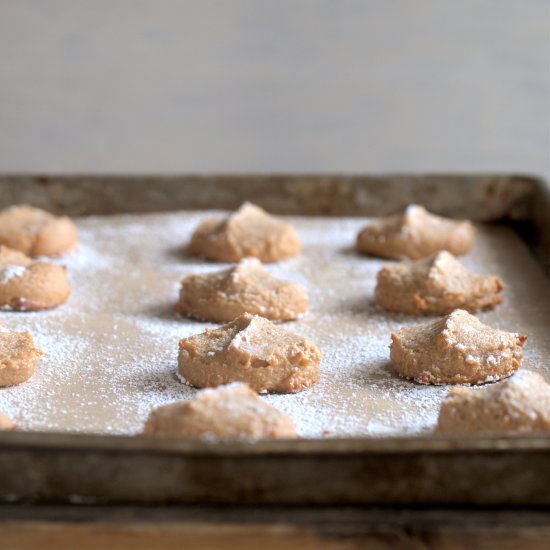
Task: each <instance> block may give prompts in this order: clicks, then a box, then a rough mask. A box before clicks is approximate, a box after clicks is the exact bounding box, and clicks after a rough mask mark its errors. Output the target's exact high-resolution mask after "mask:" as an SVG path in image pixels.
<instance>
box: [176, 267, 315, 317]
mask: <svg viewBox="0 0 550 550" xmlns="http://www.w3.org/2000/svg"><path fill="white" fill-rule="evenodd" d="M307 308H308V300H307V294H306V291H305V290H304V288H303V287H302V286H300V285H298V284H296V283H291V282H289V281H282V280H280V279H277V278H275V277H273V275H271V274H270V273H268V272H267V271H266V270H265V269H264V268H263V266H262V264H261V262H260V261H259V260H257V259H256V258H245V259H244V260H241V261H240V262H239V263H238V264H237V265H236V266H234V267H231V268H230V269H224V270H222V271H217V272H215V273H205V274H199V275H189V277H186V278H185V279H184V280H183V281H182V283H181V290H180V299H179V302H178V303H177V304H176V306H175V310H176V311H177V312H178V313H181V314H182V315H187V316H189V317H194V318H195V319H200V320H202V321H213V322H220V323H223V322H227V321H232V320H233V319H235V317H238V316H239V315H241V314H242V313H252V314H259V315H261V316H262V317H265V318H266V319H271V320H272V321H287V320H289V319H296V317H298V316H300V315H302V314H304V313H305V312H306V311H307Z"/></svg>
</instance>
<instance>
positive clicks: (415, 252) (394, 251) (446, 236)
mask: <svg viewBox="0 0 550 550" xmlns="http://www.w3.org/2000/svg"><path fill="white" fill-rule="evenodd" d="M474 238H475V229H474V227H473V226H472V224H471V223H470V222H469V221H464V220H460V221H457V220H451V219H448V218H442V217H440V216H435V215H433V214H430V213H429V212H428V211H427V210H426V209H425V208H423V207H422V206H417V205H414V204H413V205H410V206H408V207H407V209H406V210H405V211H404V212H403V213H402V214H396V215H393V216H388V217H387V218H384V219H382V220H380V221H376V222H373V223H371V224H369V225H367V226H366V227H364V228H363V229H362V230H361V231H360V233H359V235H358V236H357V250H359V252H364V253H365V254H371V255H373V256H380V257H382V258H391V259H396V260H398V259H400V258H403V257H408V258H411V259H413V260H418V259H420V258H425V257H426V256H429V255H431V254H434V253H435V252H439V251H440V250H448V251H449V252H451V253H452V254H454V255H455V256H460V255H462V254H466V253H467V252H469V250H470V249H471V248H472V246H473V244H474Z"/></svg>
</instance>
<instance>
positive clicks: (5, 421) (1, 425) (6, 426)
mask: <svg viewBox="0 0 550 550" xmlns="http://www.w3.org/2000/svg"><path fill="white" fill-rule="evenodd" d="M15 428H16V426H15V423H14V422H13V421H12V420H11V418H8V417H7V416H6V415H5V414H3V413H1V412H0V432H2V431H4V432H9V431H12V430H15Z"/></svg>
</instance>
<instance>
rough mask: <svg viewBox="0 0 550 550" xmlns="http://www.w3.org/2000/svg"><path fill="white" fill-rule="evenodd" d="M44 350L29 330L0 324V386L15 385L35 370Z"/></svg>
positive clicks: (27, 377) (23, 380)
mask: <svg viewBox="0 0 550 550" xmlns="http://www.w3.org/2000/svg"><path fill="white" fill-rule="evenodd" d="M41 355H42V351H40V350H39V349H38V348H37V347H35V345H34V342H33V339H32V336H31V335H30V333H28V332H13V331H11V330H9V329H8V328H6V326H5V325H0V386H1V387H3V386H14V385H15V384H21V382H25V381H26V380H28V379H29V378H30V377H31V376H32V375H33V374H34V372H35V370H36V365H37V363H38V360H39V359H40V356H41Z"/></svg>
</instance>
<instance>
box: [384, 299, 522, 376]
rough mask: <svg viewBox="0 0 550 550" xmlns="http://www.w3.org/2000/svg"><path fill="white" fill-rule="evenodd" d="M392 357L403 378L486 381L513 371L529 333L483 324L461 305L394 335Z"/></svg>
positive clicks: (391, 347) (518, 361)
mask: <svg viewBox="0 0 550 550" xmlns="http://www.w3.org/2000/svg"><path fill="white" fill-rule="evenodd" d="M391 339H392V343H391V346H390V350H391V352H390V357H391V361H392V364H393V367H394V369H395V370H396V372H397V374H398V375H399V376H402V377H403V378H412V379H413V380H416V381H417V382H420V383H422V384H436V385H439V384H483V383H485V382H494V381H496V380H499V379H500V378H504V377H506V376H510V375H511V374H512V373H513V372H515V371H516V370H517V369H518V367H519V365H520V362H521V359H522V357H523V355H522V352H521V348H522V346H523V343H524V342H525V340H526V337H525V336H523V335H521V334H516V333H511V332H504V331H503V330H497V329H494V328H491V327H489V326H487V325H484V324H483V323H481V322H480V321H479V320H478V319H477V318H476V317H474V316H473V315H470V314H469V313H468V312H466V311H464V310H462V309H457V310H455V311H453V312H452V313H451V314H450V315H447V316H446V317H443V318H442V319H438V320H437V321H430V322H429V323H422V324H420V325H416V326H414V327H409V328H402V329H401V330H399V331H398V332H397V334H392V335H391Z"/></svg>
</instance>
